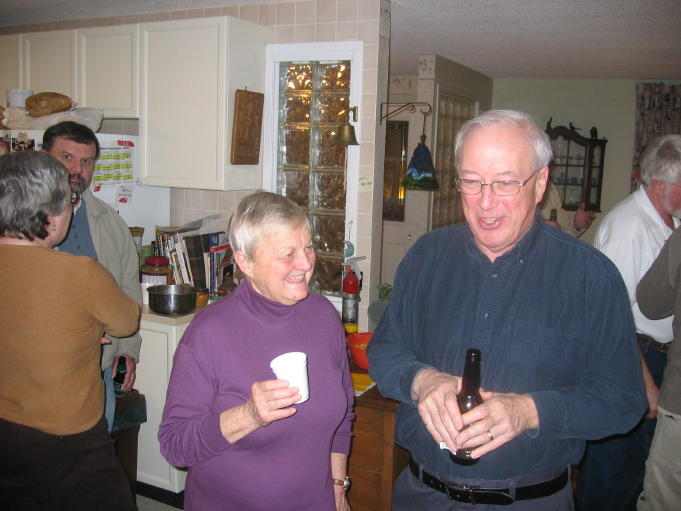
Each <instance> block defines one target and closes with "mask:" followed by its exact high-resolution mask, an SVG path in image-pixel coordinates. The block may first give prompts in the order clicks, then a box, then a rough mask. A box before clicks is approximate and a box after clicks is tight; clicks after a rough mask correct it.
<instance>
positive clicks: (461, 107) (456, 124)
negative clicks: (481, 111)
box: [431, 94, 477, 229]
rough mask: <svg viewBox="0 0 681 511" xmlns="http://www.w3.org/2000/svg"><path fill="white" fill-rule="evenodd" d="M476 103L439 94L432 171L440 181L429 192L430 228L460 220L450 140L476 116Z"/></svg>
mask: <svg viewBox="0 0 681 511" xmlns="http://www.w3.org/2000/svg"><path fill="white" fill-rule="evenodd" d="M476 113H477V103H476V102H475V101H471V100H469V99H462V98H457V97H455V96H451V95H449V94H440V97H439V100H438V109H437V135H436V136H437V144H436V146H435V147H436V149H435V161H434V165H435V170H436V172H437V178H438V181H439V184H440V187H439V189H438V190H436V191H435V192H434V193H433V211H432V215H431V227H432V228H433V229H436V228H438V227H443V226H445V225H452V224H455V223H460V222H463V221H464V216H463V209H462V207H461V196H460V194H459V192H458V190H457V189H456V181H455V180H456V167H455V165H454V142H455V140H456V134H457V132H458V131H459V128H460V127H461V125H462V124H463V123H464V122H466V121H467V120H469V119H472V118H473V117H475V116H476Z"/></svg>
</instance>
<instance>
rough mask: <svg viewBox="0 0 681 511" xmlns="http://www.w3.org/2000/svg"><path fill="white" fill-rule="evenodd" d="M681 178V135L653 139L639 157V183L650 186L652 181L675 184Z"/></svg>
mask: <svg viewBox="0 0 681 511" xmlns="http://www.w3.org/2000/svg"><path fill="white" fill-rule="evenodd" d="M679 178H681V135H663V136H659V137H656V138H654V139H653V141H652V142H651V143H650V144H648V146H647V147H646V148H645V151H643V155H642V156H641V181H642V182H643V184H645V185H646V186H650V183H651V182H652V180H653V179H658V180H660V181H664V182H665V183H675V182H676V181H678V180H679Z"/></svg>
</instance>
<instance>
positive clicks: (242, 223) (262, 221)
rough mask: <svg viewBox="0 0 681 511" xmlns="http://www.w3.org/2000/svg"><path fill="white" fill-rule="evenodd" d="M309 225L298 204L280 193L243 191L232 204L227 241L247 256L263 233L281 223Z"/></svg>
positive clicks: (253, 250) (252, 252)
mask: <svg viewBox="0 0 681 511" xmlns="http://www.w3.org/2000/svg"><path fill="white" fill-rule="evenodd" d="M301 225H304V226H305V227H306V228H307V229H310V220H309V218H308V217H307V214H306V213H305V211H304V210H303V208H301V207H300V206H299V205H298V204H296V203H295V202H293V201H292V200H290V199H287V198H286V197H284V196H283V195H279V194H276V193H271V192H265V191H258V192H255V193H252V194H250V195H247V196H246V197H244V198H243V199H241V201H240V202H239V204H238V205H237V207H236V211H235V212H234V214H233V215H232V218H231V219H230V221H229V243H230V245H231V246H232V250H233V251H235V252H236V251H237V250H239V251H241V252H243V254H244V255H245V256H246V258H248V259H249V260H251V261H252V260H253V258H254V257H255V252H256V250H257V249H258V245H259V243H260V241H261V239H262V237H263V236H265V235H267V234H268V233H271V232H272V231H274V230H276V229H280V228H282V227H289V228H296V227H299V226H301Z"/></svg>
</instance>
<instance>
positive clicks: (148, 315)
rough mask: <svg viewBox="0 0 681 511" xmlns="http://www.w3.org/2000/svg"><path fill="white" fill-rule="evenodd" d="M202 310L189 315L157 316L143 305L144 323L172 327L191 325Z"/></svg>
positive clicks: (147, 306) (195, 310) (196, 310)
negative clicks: (148, 322)
mask: <svg viewBox="0 0 681 511" xmlns="http://www.w3.org/2000/svg"><path fill="white" fill-rule="evenodd" d="M198 310H200V309H194V311H192V312H190V313H189V314H179V315H175V314H173V315H168V314H157V313H155V312H153V311H152V310H151V309H149V305H147V304H144V305H142V318H141V319H142V321H150V322H152V323H161V324H164V325H170V326H179V325H184V324H186V323H189V322H190V321H191V320H192V319H194V316H195V315H196V313H197V312H198Z"/></svg>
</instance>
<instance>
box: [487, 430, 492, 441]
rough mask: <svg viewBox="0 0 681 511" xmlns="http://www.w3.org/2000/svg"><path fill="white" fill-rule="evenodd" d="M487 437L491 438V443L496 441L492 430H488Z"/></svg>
mask: <svg viewBox="0 0 681 511" xmlns="http://www.w3.org/2000/svg"><path fill="white" fill-rule="evenodd" d="M487 436H488V437H489V441H490V442H491V441H492V440H494V435H493V434H492V430H491V429H488V430H487Z"/></svg>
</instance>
